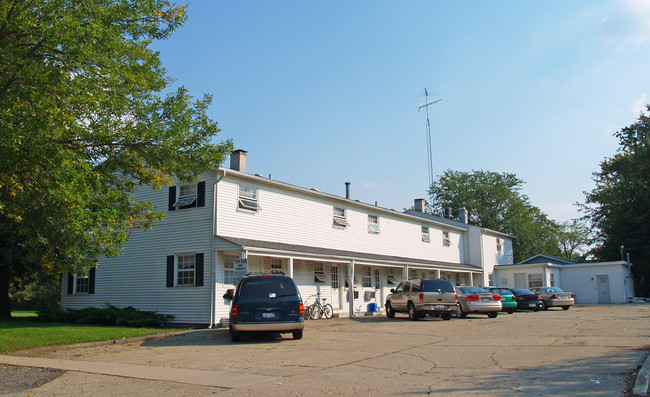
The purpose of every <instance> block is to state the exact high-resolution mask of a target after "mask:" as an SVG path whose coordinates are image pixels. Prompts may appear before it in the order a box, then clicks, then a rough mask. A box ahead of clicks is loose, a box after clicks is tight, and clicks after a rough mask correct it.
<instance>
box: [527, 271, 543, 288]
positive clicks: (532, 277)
mask: <svg viewBox="0 0 650 397" xmlns="http://www.w3.org/2000/svg"><path fill="white" fill-rule="evenodd" d="M543 285H544V283H543V281H542V275H541V274H529V275H528V288H535V287H542V286H543Z"/></svg>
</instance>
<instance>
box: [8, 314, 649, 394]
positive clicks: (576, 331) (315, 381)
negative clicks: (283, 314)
mask: <svg viewBox="0 0 650 397" xmlns="http://www.w3.org/2000/svg"><path fill="white" fill-rule="evenodd" d="M648 324H650V305H648V304H639V305H605V306H577V307H573V308H571V310H568V311H563V310H548V311H543V312H538V313H534V312H517V313H514V314H510V315H507V314H505V313H504V314H500V315H499V316H498V317H497V318H495V319H488V318H487V317H486V316H484V315H470V316H468V317H467V318H466V319H458V318H453V319H452V320H451V321H442V320H441V319H440V318H432V317H427V318H426V319H422V320H420V321H409V320H408V319H407V318H406V317H405V316H400V315H398V316H397V317H396V318H395V319H387V318H385V317H381V316H376V317H362V318H355V319H348V318H340V319H331V320H309V321H307V322H306V326H305V332H304V337H303V339H302V340H293V339H291V336H290V334H287V335H284V336H282V335H279V334H274V335H244V336H243V337H242V341H241V342H239V343H232V342H230V338H229V335H228V332H227V330H225V329H213V330H206V329H203V330H194V331H189V332H182V333H179V334H176V335H173V336H168V337H164V338H160V337H152V338H146V339H145V338H137V339H127V340H124V341H120V342H119V343H108V342H106V343H96V344H84V345H73V346H66V347H58V348H44V349H34V350H26V351H21V352H15V353H14V354H13V356H14V359H16V360H17V359H20V358H24V359H26V360H28V361H26V362H27V363H29V362H32V363H34V362H35V361H29V358H30V357H31V358H34V359H49V360H51V361H47V362H48V363H49V364H48V365H52V367H51V368H56V367H57V366H59V367H61V366H65V365H68V367H66V368H60V369H64V370H66V371H67V372H66V373H64V374H63V375H61V376H59V377H58V378H56V379H54V380H52V381H50V382H49V383H47V384H45V385H42V386H40V387H37V388H35V389H29V390H24V391H20V392H16V393H13V394H9V395H12V396H26V395H33V396H53V395H71V394H75V395H76V394H80V392H83V394H93V395H94V396H96V397H99V396H109V395H110V396H116V395H125V394H131V393H138V394H139V395H145V396H146V395H152V396H153V395H191V396H207V395H217V396H231V395H232V396H234V395H237V396H242V395H251V396H253V395H255V396H296V395H374V396H377V395H380V396H383V395H446V396H447V395H451V396H461V395H468V394H469V395H473V396H493V395H502V396H531V395H532V396H536V395H539V396H554V395H568V394H572V395H590V396H594V395H596V396H599V395H602V396H612V395H621V394H622V392H623V390H624V388H625V376H626V374H628V373H629V372H630V371H631V370H632V369H634V368H636V367H637V366H638V365H639V364H641V363H642V362H643V360H644V359H645V357H646V356H647V354H648V353H647V351H648V349H649V348H650V327H648ZM5 357H6V356H5ZM2 362H5V363H7V362H6V360H5V361H3V359H2V357H0V363H2ZM9 364H11V363H9ZM64 364H65V365H64ZM21 365H29V364H21ZM75 366H76V367H75ZM71 368H72V369H71ZM104 368H107V369H104ZM113 369H114V371H113Z"/></svg>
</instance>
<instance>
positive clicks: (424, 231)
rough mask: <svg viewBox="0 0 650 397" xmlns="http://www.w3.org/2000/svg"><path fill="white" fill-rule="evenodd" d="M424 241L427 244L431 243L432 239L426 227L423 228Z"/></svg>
mask: <svg viewBox="0 0 650 397" xmlns="http://www.w3.org/2000/svg"><path fill="white" fill-rule="evenodd" d="M422 241H424V242H425V243H430V242H431V238H429V228H428V227H426V226H422Z"/></svg>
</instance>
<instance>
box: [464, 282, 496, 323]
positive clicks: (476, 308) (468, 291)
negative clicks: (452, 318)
mask: <svg viewBox="0 0 650 397" xmlns="http://www.w3.org/2000/svg"><path fill="white" fill-rule="evenodd" d="M456 292H457V293H458V311H457V313H456V314H457V315H458V317H460V318H464V317H467V315H468V314H470V313H481V314H487V316H488V317H489V318H495V317H496V316H497V315H498V314H499V312H500V311H501V309H502V308H503V305H502V303H501V295H499V294H495V293H492V292H490V291H487V290H485V289H483V288H481V287H472V286H462V287H456Z"/></svg>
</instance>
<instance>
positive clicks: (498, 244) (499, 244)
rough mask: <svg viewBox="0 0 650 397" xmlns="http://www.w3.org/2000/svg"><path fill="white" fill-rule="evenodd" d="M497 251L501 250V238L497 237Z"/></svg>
mask: <svg viewBox="0 0 650 397" xmlns="http://www.w3.org/2000/svg"><path fill="white" fill-rule="evenodd" d="M497 251H501V239H500V238H498V239H497Z"/></svg>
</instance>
